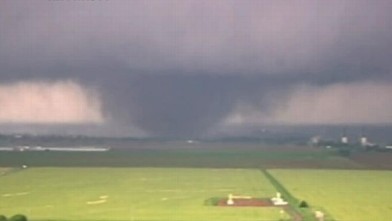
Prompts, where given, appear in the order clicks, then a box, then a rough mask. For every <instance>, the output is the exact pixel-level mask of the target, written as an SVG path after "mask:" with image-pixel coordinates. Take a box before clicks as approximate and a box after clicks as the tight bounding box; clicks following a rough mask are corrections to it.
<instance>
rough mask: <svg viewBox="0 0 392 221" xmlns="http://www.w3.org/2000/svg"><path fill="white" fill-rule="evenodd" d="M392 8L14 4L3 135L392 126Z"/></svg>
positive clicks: (3, 18) (3, 26) (370, 4)
mask: <svg viewBox="0 0 392 221" xmlns="http://www.w3.org/2000/svg"><path fill="white" fill-rule="evenodd" d="M391 11H392V2H391V1H388V0H378V1H361V0H352V1H342V0H339V1H276V0H274V1H272V0H271V1H260V0H257V1H251V0H249V1H239V0H238V1H230V0H221V1H219V0H218V1H207V0H205V1H203V0H197V1H186V0H178V1H169V0H165V1H136V0H134V1H117V0H101V1H61V0H60V1H57V0H41V1H34V2H32V1H27V0H26V1H12V0H5V1H1V2H0V106H1V108H0V129H1V130H3V131H9V130H16V129H15V128H19V129H18V130H20V128H26V130H29V131H33V132H34V131H36V132H37V131H45V128H48V129H47V130H49V131H53V128H62V129H58V131H66V130H65V129H64V128H72V130H73V131H78V130H77V129H78V128H81V129H80V131H83V132H86V127H87V128H90V129H89V130H87V131H89V133H93V134H94V133H97V134H102V133H111V134H113V135H124V134H125V135H135V136H140V135H147V136H198V135H203V134H208V133H209V132H211V131H216V130H218V131H219V130H222V129H224V130H227V129H228V128H230V127H236V126H247V125H265V124H289V125H293V124H294V125H296V124H357V123H367V124H379V123H382V124H389V123H392V101H390V100H391V99H390V96H391V94H392V73H391V70H392V62H391V58H392V14H391V13H390V12H391ZM23 125H29V126H26V127H23ZM34 125H35V126H34ZM67 130H70V129H67Z"/></svg>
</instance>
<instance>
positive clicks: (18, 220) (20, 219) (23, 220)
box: [9, 214, 27, 221]
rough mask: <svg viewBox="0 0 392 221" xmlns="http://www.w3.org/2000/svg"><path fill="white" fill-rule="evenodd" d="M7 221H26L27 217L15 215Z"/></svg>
mask: <svg viewBox="0 0 392 221" xmlns="http://www.w3.org/2000/svg"><path fill="white" fill-rule="evenodd" d="M9 221H27V217H26V216H25V215H22V214H16V215H13V216H11V218H10V219H9Z"/></svg>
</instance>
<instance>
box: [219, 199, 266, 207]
mask: <svg viewBox="0 0 392 221" xmlns="http://www.w3.org/2000/svg"><path fill="white" fill-rule="evenodd" d="M233 201H234V204H233V205H227V199H221V200H220V201H219V202H218V204H217V206H229V207H237V206H253V207H266V206H274V205H273V204H272V202H271V201H270V200H269V199H259V198H253V199H234V200H233Z"/></svg>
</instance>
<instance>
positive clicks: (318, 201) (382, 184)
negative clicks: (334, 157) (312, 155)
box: [269, 170, 392, 221]
mask: <svg viewBox="0 0 392 221" xmlns="http://www.w3.org/2000/svg"><path fill="white" fill-rule="evenodd" d="M269 172H270V173H271V174H272V175H273V176H274V177H275V178H276V179H277V180H279V182H280V183H282V184H283V185H284V186H285V187H286V189H287V190H288V191H289V192H290V193H291V194H293V195H294V196H295V197H296V198H298V199H303V200H306V201H307V202H308V203H309V204H310V206H311V207H313V208H316V209H317V208H318V209H322V210H324V211H326V212H327V213H328V214H329V215H330V216H332V217H333V219H334V220H337V221H370V220H371V221H384V220H391V219H392V189H391V188H392V171H365V170H363V171H357V170H269Z"/></svg>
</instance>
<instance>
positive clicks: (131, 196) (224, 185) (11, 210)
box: [0, 168, 288, 221]
mask: <svg viewBox="0 0 392 221" xmlns="http://www.w3.org/2000/svg"><path fill="white" fill-rule="evenodd" d="M0 186H1V188H0V211H1V213H3V214H5V215H7V216H10V215H13V214H16V213H23V214H26V215H27V216H28V217H29V218H30V219H31V220H75V221H76V220H77V221H84V220H89V221H90V220H91V221H93V220H94V221H95V220H108V221H109V220H113V221H116V220H121V221H123V220H146V221H154V220H160V221H165V220H167V221H169V220H170V221H171V220H174V221H176V220H178V221H188V220H197V221H199V220H206V221H210V220H220V221H224V220H228V221H230V220H239V221H241V220H244V221H247V220H249V221H252V220H271V221H273V220H279V219H280V218H281V214H280V210H279V209H277V208H260V207H259V208H254V207H253V208H227V207H217V206H211V205H206V204H205V202H206V200H208V199H210V198H211V197H226V196H227V195H228V194H229V193H233V194H241V195H251V196H255V197H268V196H272V195H274V194H275V192H276V190H275V189H274V187H273V186H272V185H271V184H270V183H269V181H268V180H267V179H266V178H265V177H264V176H263V174H262V173H260V171H258V170H248V169H176V168H171V169H159V168H155V169H154V168H29V169H26V170H19V171H16V172H13V173H9V174H7V175H5V176H1V177H0ZM284 216H285V218H288V215H287V214H284Z"/></svg>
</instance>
